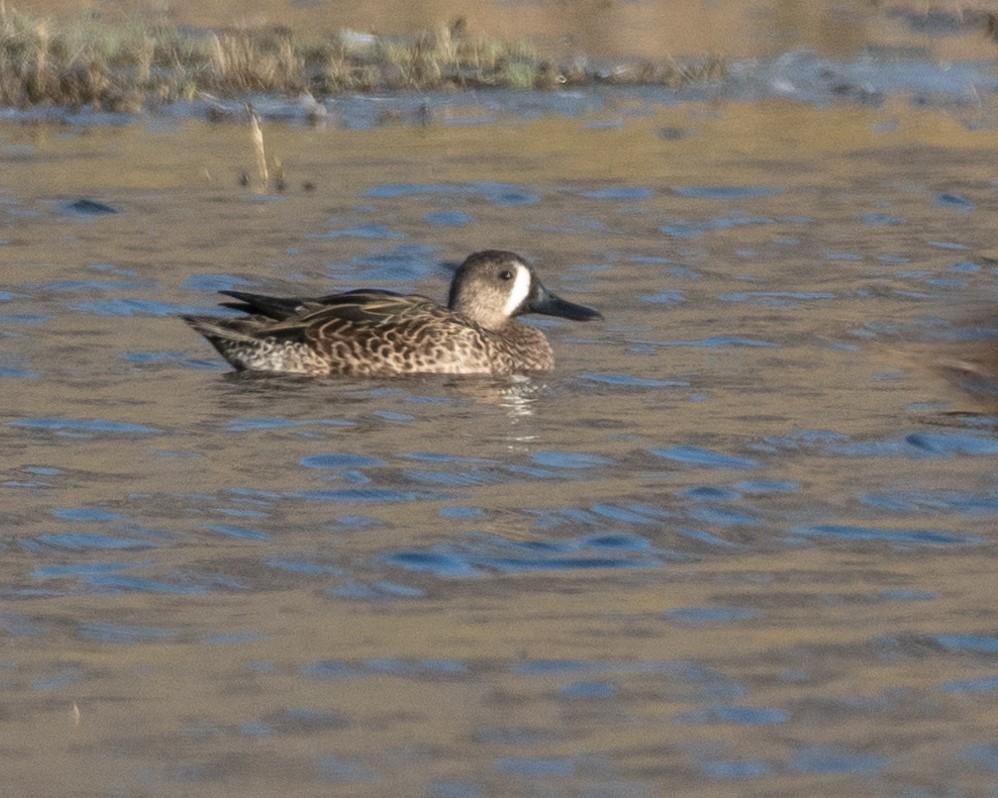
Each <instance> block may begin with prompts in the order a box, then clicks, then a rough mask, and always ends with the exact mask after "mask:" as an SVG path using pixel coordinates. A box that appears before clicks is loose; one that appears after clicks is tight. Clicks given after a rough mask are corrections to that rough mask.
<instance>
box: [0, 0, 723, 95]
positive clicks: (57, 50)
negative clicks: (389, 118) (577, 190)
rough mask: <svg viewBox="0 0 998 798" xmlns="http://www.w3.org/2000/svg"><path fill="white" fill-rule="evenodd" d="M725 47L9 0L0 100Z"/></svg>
mask: <svg viewBox="0 0 998 798" xmlns="http://www.w3.org/2000/svg"><path fill="white" fill-rule="evenodd" d="M725 72H726V67H725V63H724V60H723V59H722V58H720V57H714V56H705V57H700V58H691V59H687V60H682V61H679V60H674V59H672V58H663V59H662V60H661V61H660V62H651V61H640V62H628V63H619V64H613V63H610V64H599V65H597V64H595V63H592V62H591V61H590V60H589V59H586V58H585V57H566V58H561V59H558V58H554V57H549V56H545V55H544V54H542V53H539V52H538V51H537V49H536V48H535V47H533V46H532V45H531V44H529V43H527V42H523V41H514V42H509V41H502V40H499V39H495V38H491V37H488V36H481V35H475V34H472V33H470V32H469V31H468V30H467V26H466V24H465V22H464V20H463V18H461V19H458V20H456V21H454V22H452V23H451V24H449V25H442V26H440V27H439V28H438V29H436V30H432V31H425V32H422V33H417V34H414V35H412V36H406V37H401V36H380V35H375V34H368V33H358V32H354V31H349V30H344V31H341V32H340V33H338V34H334V35H330V36H318V35H315V34H310V33H309V32H307V31H294V30H292V29H290V28H287V27H281V26H266V27H258V28H220V29H204V28H195V27H191V26H184V25H178V26H171V25H153V24H147V23H143V22H139V21H134V22H124V23H118V22H106V21H103V20H101V19H100V17H99V16H95V15H87V16H81V17H78V18H75V19H72V20H56V19H52V18H45V17H39V16H33V15H28V14H22V13H19V12H17V11H15V10H13V9H10V8H7V7H6V5H5V3H4V2H3V0H0V106H7V107H13V108H20V109H27V108H32V107H39V106H55V107H61V108H67V109H70V110H74V111H78V110H82V109H92V110H96V111H111V112H139V111H142V110H144V109H148V108H155V107H157V106H162V105H167V104H169V103H173V102H179V101H192V100H197V99H199V98H204V97H212V96H215V97H224V98H238V97H240V96H245V95H248V94H254V93H271V94H280V95H286V96H301V95H311V96H312V97H313V98H315V99H316V100H318V101H319V102H321V101H322V100H323V99H325V98H328V97H333V96H336V95H340V94H348V93H369V92H403V91H447V90H458V89H524V90H526V89H542V90H543V89H557V88H560V87H563V86H568V87H578V86H591V85H597V84H603V85H607V84H609V85H626V86H640V85H658V86H669V87H678V86H682V85H684V84H687V83H690V82H696V81H705V80H712V79H717V78H721V77H723V76H724V75H725Z"/></svg>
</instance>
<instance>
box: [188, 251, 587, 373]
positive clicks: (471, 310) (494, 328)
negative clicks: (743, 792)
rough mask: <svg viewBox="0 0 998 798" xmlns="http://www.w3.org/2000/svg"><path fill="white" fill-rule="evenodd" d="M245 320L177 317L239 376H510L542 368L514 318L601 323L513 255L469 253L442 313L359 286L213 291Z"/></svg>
mask: <svg viewBox="0 0 998 798" xmlns="http://www.w3.org/2000/svg"><path fill="white" fill-rule="evenodd" d="M221 293H223V294H225V295H226V296H229V297H232V298H233V299H235V300H237V301H236V302H223V303H222V304H223V305H224V306H225V307H230V308H235V309H237V310H242V311H245V312H246V313H248V314H249V315H248V316H246V317H244V318H221V317H212V316H184V319H185V320H186V321H187V323H188V324H190V325H191V326H192V327H193V328H194V329H195V330H197V331H198V332H199V333H201V335H203V336H204V337H205V338H207V339H208V340H209V341H210V342H211V344H212V345H213V346H214V347H215V348H216V349H217V350H218V351H219V352H220V353H221V354H222V357H224V358H225V359H226V360H228V361H229V362H230V363H231V364H232V365H233V366H235V367H236V368H237V369H239V370H240V371H242V370H251V371H274V372H283V373H286V374H310V375H316V376H318V375H342V376H355V377H381V376H390V375H396V374H418V373H424V374H425V373H435V374H511V373H514V372H530V371H547V370H549V369H550V368H552V367H553V366H554V353H553V352H552V351H551V345H550V344H549V343H548V341H547V338H545V337H544V333H542V332H541V331H540V330H538V329H536V328H534V327H529V326H528V325H526V324H523V323H521V322H519V321H517V320H516V318H515V317H516V316H519V315H521V314H523V313H544V314H547V315H549V316H562V317H564V318H566V319H573V320H575V321H589V320H592V319H601V318H603V317H602V316H601V315H600V314H599V313H598V312H597V311H595V310H593V309H592V308H587V307H585V306H583V305H576V304H573V303H571V302H566V301H565V300H564V299H559V298H558V297H557V296H555V295H554V294H552V293H550V292H549V291H547V290H546V289H545V288H544V286H543V285H542V284H541V281H540V280H539V279H538V278H537V275H536V274H535V273H534V270H533V269H531V268H530V267H529V266H528V265H527V264H526V263H525V262H524V260H523V259H522V258H521V257H520V256H519V255H516V254H514V253H512V252H501V251H499V250H486V251H484V252H476V253H475V254H473V255H470V256H468V259H467V260H465V262H464V263H462V264H461V266H460V267H459V268H458V270H457V271H456V272H455V274H454V279H453V281H452V282H451V286H450V298H449V300H448V302H447V306H446V307H444V306H443V305H441V304H439V303H437V302H434V301H433V300H432V299H428V298H427V297H424V296H418V295H414V296H404V295H402V294H396V293H394V292H392V291H380V290H374V289H361V290H359V291H348V292H346V293H343V294H331V295H329V296H323V297H318V298H315V299H296V298H289V299H283V298H277V297H269V296H260V295H258V294H247V293H244V292H242V291H222V292H221Z"/></svg>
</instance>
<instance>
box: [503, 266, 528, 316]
mask: <svg viewBox="0 0 998 798" xmlns="http://www.w3.org/2000/svg"><path fill="white" fill-rule="evenodd" d="M513 268H514V269H516V275H515V276H514V277H513V285H512V287H511V288H510V291H509V299H507V300H506V305H505V307H503V309H502V312H503V315H504V316H506V317H507V318H510V317H512V315H513V314H514V313H516V311H517V308H519V307H520V305H522V304H523V302H524V300H525V299H526V298H527V297H528V296H530V288H531V282H533V281H532V280H531V279H530V269H528V268H527V267H526V266H524V265H523V264H522V263H515V264H513Z"/></svg>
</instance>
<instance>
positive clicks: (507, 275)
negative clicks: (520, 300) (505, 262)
mask: <svg viewBox="0 0 998 798" xmlns="http://www.w3.org/2000/svg"><path fill="white" fill-rule="evenodd" d="M499 279H500V280H512V279H513V272H511V271H510V270H509V269H503V270H502V271H501V272H499Z"/></svg>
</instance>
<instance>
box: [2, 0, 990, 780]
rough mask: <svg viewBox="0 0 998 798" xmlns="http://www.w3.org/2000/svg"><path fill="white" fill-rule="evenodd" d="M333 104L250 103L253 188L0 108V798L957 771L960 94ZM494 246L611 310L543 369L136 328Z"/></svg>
mask: <svg viewBox="0 0 998 798" xmlns="http://www.w3.org/2000/svg"><path fill="white" fill-rule="evenodd" d="M719 6H723V4H719ZM705 7H706V6H705ZM178 8H179V6H178ZM295 8H299V11H298V12H296V13H303V14H304V13H306V12H307V8H308V7H305V6H301V7H297V6H296V7H295ZM192 13H193V12H192ZM352 102H353V101H347V100H344V101H342V102H338V103H334V104H332V106H331V115H330V117H329V119H328V121H327V123H326V124H323V125H320V126H317V127H305V126H299V125H296V124H288V123H284V122H280V121H265V123H264V136H265V140H266V142H267V146H268V151H269V153H270V155H271V156H272V157H275V158H279V159H280V161H281V162H282V164H283V168H284V172H285V176H286V181H287V189H286V191H284V192H283V193H281V194H268V193H260V192H257V191H255V190H254V188H253V187H252V186H249V187H241V186H240V185H239V182H238V177H239V175H240V174H241V173H242V172H248V173H250V174H252V170H253V165H254V161H253V152H252V149H251V146H250V136H249V133H248V130H247V129H246V126H245V125H243V124H241V123H238V122H233V123H223V124H211V123H207V122H204V121H200V120H199V119H197V118H189V117H184V116H183V115H176V116H162V117H149V118H143V119H138V120H133V121H131V122H130V123H127V124H123V125H109V124H100V125H94V126H89V125H82V124H60V123H32V124H28V123H14V122H3V123H0V164H2V174H3V180H2V184H0V225H2V227H0V241H2V245H0V261H2V264H3V274H4V281H3V284H2V285H0V427H2V429H3V439H2V440H3V443H2V452H3V462H4V469H3V473H4V476H3V481H2V483H0V499H2V504H0V507H2V509H0V518H2V519H3V522H4V523H3V533H4V534H3V537H2V539H0V554H2V559H0V563H2V564H0V574H2V579H0V590H2V595H3V606H2V607H0V630H2V631H0V696H2V701H0V728H2V730H3V734H2V737H0V751H2V755H3V760H4V783H5V787H4V790H5V791H9V793H10V794H11V795H18V796H36V795H37V796H54V795H80V796H84V795H86V796H121V795H129V796H131V795H143V796H145V795H148V796H168V795H177V796H181V795H185V796H186V795H191V794H207V795H213V796H228V795H233V796H235V795H240V796H263V795H273V794H276V793H281V794H293V795H302V796H306V795H330V794H334V795H344V796H346V795H356V796H380V795H385V794H397V795H406V796H409V795H412V796H433V797H434V798H456V797H460V798H471V797H472V796H506V795H517V796H519V795H522V796H537V795H579V796H620V797H621V798H623V797H624V796H627V798H630V797H631V796H658V795H664V794H682V795H711V796H727V795H730V796H734V795H739V796H745V795H759V796H763V795H765V796H778V795H787V796H790V795H793V796H800V795H857V796H858V795H878V796H880V795H897V796H943V795H946V796H951V795H968V796H970V795H988V794H992V793H994V792H995V791H996V790H998V746H996V744H995V741H996V740H998V712H996V710H995V706H996V704H995V700H994V699H995V695H996V692H998V613H996V611H995V607H994V584H995V576H994V574H995V568H996V563H998V546H996V542H995V528H996V516H998V476H996V465H998V438H996V435H995V428H996V427H995V420H994V417H993V416H990V415H986V414H982V413H981V412H979V406H978V405H976V404H975V403H974V402H973V401H972V400H971V398H970V397H967V396H964V395H961V394H959V393H956V392H951V389H950V388H949V386H948V385H947V384H946V383H945V381H943V380H942V379H941V378H939V377H938V376H937V375H936V374H935V373H933V372H932V371H931V370H930V369H929V368H927V367H926V366H927V365H929V363H928V361H929V360H931V359H933V358H935V357H939V356H942V355H943V354H944V353H946V354H948V353H950V352H952V351H956V352H957V353H960V352H963V351H964V347H977V346H980V345H982V344H981V341H980V340H979V338H978V337H977V336H976V335H968V333H967V331H966V330H965V329H964V328H962V327H961V326H960V325H959V324H958V323H957V321H958V320H959V319H960V318H961V314H962V313H963V311H964V309H966V308H968V307H971V306H974V307H976V305H977V304H978V303H980V302H982V301H985V302H986V301H989V300H990V301H993V300H994V299H995V276H996V272H995V268H996V267H995V265H994V262H993V261H992V260H991V259H989V257H988V252H989V251H993V247H994V240H993V228H994V226H993V224H992V215H993V209H994V206H995V204H996V200H998V198H996V183H995V180H996V177H998V175H996V174H995V167H994V164H995V163H996V160H995V157H996V153H998V127H996V125H995V119H996V118H995V116H994V113H993V108H994V101H993V99H991V98H990V95H987V94H986V93H984V92H982V95H981V97H980V98H979V101H978V102H973V103H968V102H965V101H959V102H957V101H954V102H953V103H949V104H947V103H936V104H933V105H929V106H922V105H919V104H917V103H912V102H911V101H910V97H909V96H907V95H901V94H899V95H898V96H888V97H886V98H885V99H884V101H883V102H881V103H865V104H864V103H853V102H837V103H827V104H821V103H818V104H815V103H805V102H801V101H799V99H797V98H788V99H780V98H778V97H769V98H761V99H752V100H739V99H730V98H724V97H715V98H711V99H696V98H692V99H684V98H679V99H678V100H677V99H676V98H672V99H669V100H668V101H664V100H663V98H662V97H659V96H650V95H647V94H642V93H640V92H630V93H624V92H613V91H606V92H601V93H593V94H590V95H578V96H576V99H575V100H573V101H572V102H571V103H569V104H568V105H567V106H565V107H564V108H560V109H559V108H554V107H552V106H551V105H549V104H545V103H547V102H548V101H547V100H542V99H539V98H536V97H533V96H532V95H504V94H497V95H480V96H473V95H468V96H464V97H448V98H433V97H430V98H426V103H427V105H428V108H429V111H430V113H429V115H428V116H427V115H425V114H422V113H420V114H412V113H410V106H409V105H406V103H405V102H404V101H403V102H401V105H400V104H398V103H397V102H395V100H393V99H392V98H386V99H383V100H371V101H370V103H369V105H363V104H361V105H362V106H363V107H360V106H357V105H352V104H351V103H352ZM417 105H418V104H417ZM371 106H373V108H374V109H373V110H372V107H371ZM358 108H359V110H358ZM427 119H428V123H427V124H420V123H419V121H420V120H423V121H425V120H427ZM306 182H307V183H309V184H310V187H309V188H306V187H305V185H304V184H305V183H306ZM81 196H82V197H88V198H91V199H94V200H97V201H100V202H103V203H107V204H109V205H110V206H113V207H114V208H115V209H117V210H118V211H119V212H118V213H115V214H92V213H89V212H86V209H84V211H83V212H80V211H79V210H74V209H73V208H72V207H71V205H70V203H72V202H73V201H75V200H76V199H77V198H78V197H81ZM490 246H501V247H503V248H509V249H514V250H516V251H519V252H521V253H522V254H524V255H526V256H528V257H529V258H530V259H532V260H533V261H534V262H535V263H536V264H537V265H538V268H539V270H540V272H541V275H542V276H543V278H544V280H545V282H546V284H547V285H548V286H549V287H551V288H553V289H554V290H556V291H558V292H559V293H560V294H562V295H564V296H566V297H568V298H572V299H575V300H578V301H581V302H585V303H587V304H591V305H593V306H596V307H598V308H599V309H600V310H601V311H602V312H603V313H604V315H605V316H606V319H607V320H606V322H605V323H602V324H589V325H581V324H573V323H571V322H562V321H553V320H552V321H550V322H547V321H539V322H538V323H543V324H544V325H545V329H546V330H547V332H548V334H549V336H550V337H551V339H552V341H553V344H554V347H555V350H556V353H557V355H558V358H559V362H558V366H557V368H556V369H555V371H554V372H552V373H551V374H549V375H545V376H543V377H534V378H529V379H517V380H482V379H466V380H456V379H450V378H447V379H436V378H426V379H417V380H399V381H379V382H374V383H361V382H337V381H324V380H314V381H307V380H297V379H281V378H276V379H275V378H269V379H268V378H264V379H261V378H255V379H254V378H244V377H238V376H233V375H231V374H230V373H229V372H228V371H227V370H226V368H225V367H224V364H222V363H220V362H219V360H218V358H217V357H216V356H215V354H214V352H213V351H212V350H211V349H210V347H209V346H208V345H207V344H206V343H205V342H203V341H202V340H200V339H199V338H198V337H197V336H196V335H195V334H194V333H193V332H192V331H191V330H189V329H188V328H187V327H186V326H185V325H183V324H182V323H180V322H179V321H178V320H177V319H176V314H177V313H179V312H183V311H186V310H191V309H195V308H196V309H200V310H204V309H206V308H209V307H210V306H212V305H213V304H214V302H215V301H216V296H215V294H214V292H215V291H216V290H217V289H219V288H225V287H232V286H240V285H241V286H248V287H249V288H250V290H254V289H259V290H267V291H274V292H283V291H286V292H288V293H292V292H295V293H302V292H327V291H330V290H333V289H339V288H343V289H346V288H351V287H356V286H360V285H377V286H383V287H387V288H392V289H395V290H418V291H419V292H421V293H427V294H431V295H437V296H441V297H442V296H443V295H444V292H445V287H446V281H447V277H448V271H447V269H446V268H445V267H444V266H442V265H441V261H448V260H458V259H460V258H462V257H463V256H464V255H465V254H467V253H468V252H471V251H473V250H475V249H480V248H484V247H490ZM952 411H968V412H966V413H954V412H952Z"/></svg>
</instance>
